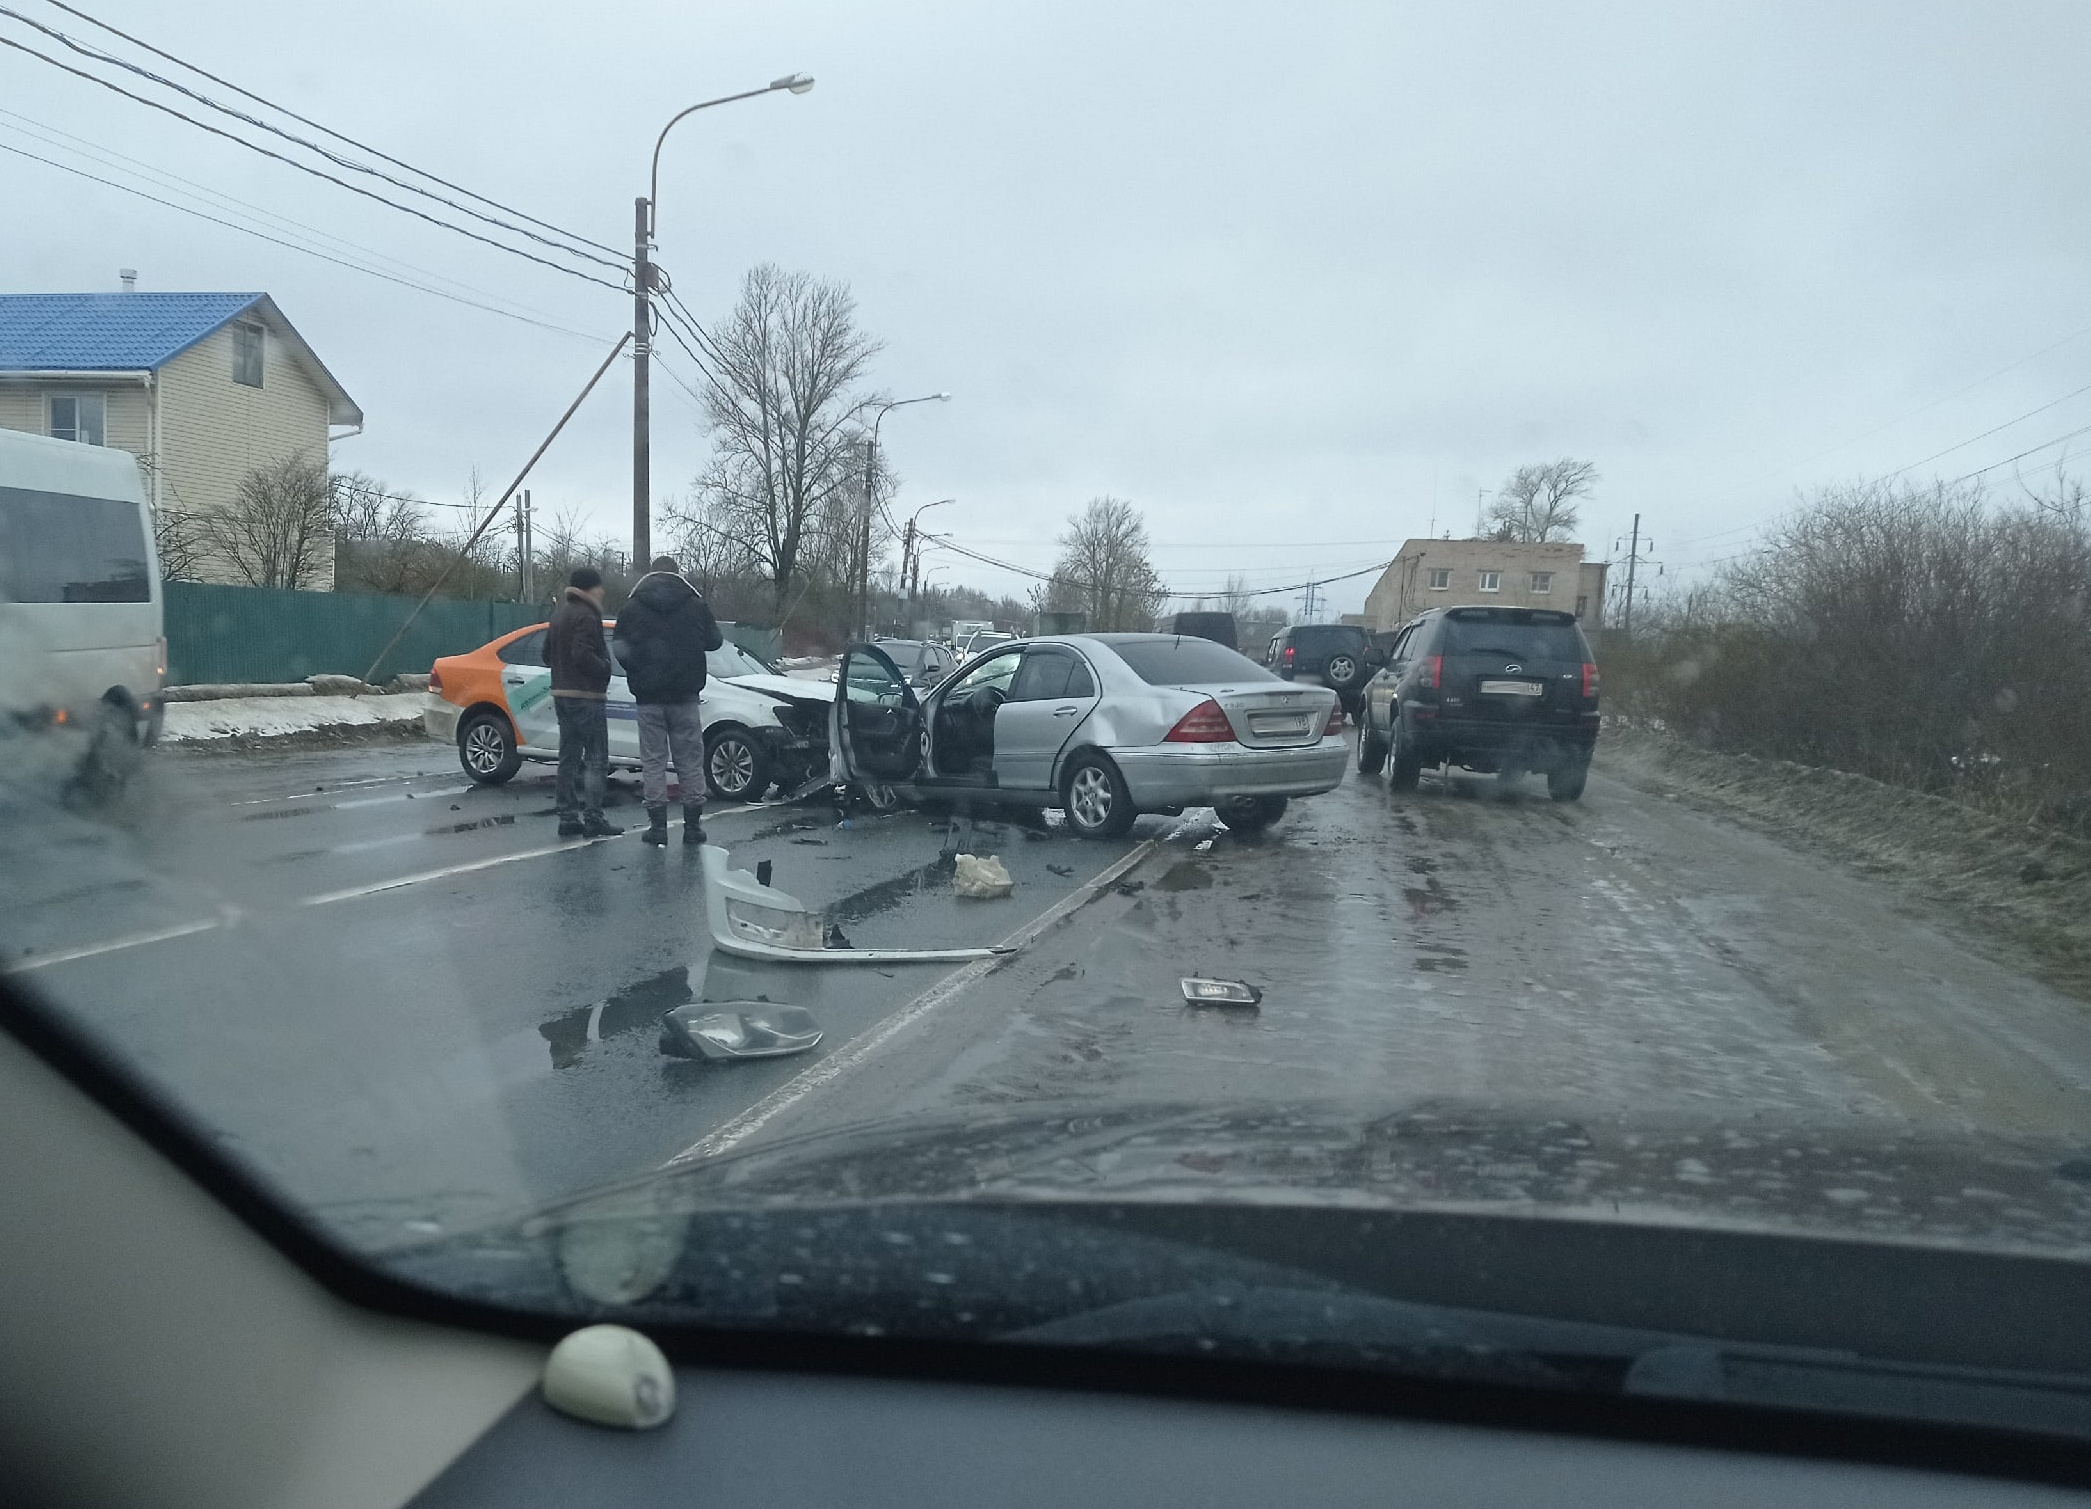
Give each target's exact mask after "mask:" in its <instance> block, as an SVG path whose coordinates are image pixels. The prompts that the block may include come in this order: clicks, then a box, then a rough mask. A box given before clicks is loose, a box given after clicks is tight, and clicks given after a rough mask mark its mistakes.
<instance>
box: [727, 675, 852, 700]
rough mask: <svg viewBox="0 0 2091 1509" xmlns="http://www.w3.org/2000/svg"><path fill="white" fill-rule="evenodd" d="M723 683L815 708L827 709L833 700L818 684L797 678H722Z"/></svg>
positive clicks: (751, 676)
mask: <svg viewBox="0 0 2091 1509" xmlns="http://www.w3.org/2000/svg"><path fill="white" fill-rule="evenodd" d="M719 679H720V680H721V681H724V682H727V683H729V684H731V685H733V686H745V687H747V688H748V689H749V690H750V691H754V692H767V693H768V694H769V695H770V696H772V697H781V698H783V699H784V700H785V701H786V702H804V703H807V704H809V705H811V706H814V707H826V706H827V705H828V703H829V702H830V701H831V700H833V699H832V694H830V693H828V692H827V691H825V690H824V689H823V688H822V687H821V685H820V684H819V683H817V682H810V681H802V680H800V679H799V678H798V677H796V676H768V675H762V676H756V675H750V676H721V677H720V678H719Z"/></svg>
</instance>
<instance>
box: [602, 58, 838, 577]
mask: <svg viewBox="0 0 2091 1509" xmlns="http://www.w3.org/2000/svg"><path fill="white" fill-rule="evenodd" d="M812 87H813V80H812V79H810V78H808V77H807V76H806V75H805V74H803V73H791V74H786V75H785V76H784V77H783V78H781V79H772V80H770V81H769V83H767V84H765V85H763V86H762V87H761V88H760V89H747V90H743V91H742V92H741V93H739V94H724V95H721V96H719V98H717V99H715V100H705V101H704V102H703V103H702V104H697V105H692V106H690V108H689V109H687V110H684V111H682V112H681V113H680V114H678V115H675V116H672V117H670V119H669V121H668V124H667V125H665V126H663V127H661V134H660V135H659V136H658V137H656V138H655V139H654V144H653V171H652V173H651V174H650V175H649V177H648V178H647V182H646V197H645V198H644V199H640V200H636V201H634V203H633V214H632V565H633V567H634V569H636V570H640V571H643V570H645V569H646V563H647V561H648V560H649V559H651V558H652V555H653V542H652V533H653V529H652V521H651V512H652V509H651V504H650V503H649V501H648V494H649V493H651V492H652V490H653V458H652V446H653V433H652V419H651V397H652V394H651V386H652V376H651V373H650V372H649V370H648V360H649V358H650V357H651V355H652V353H653V260H652V257H651V255H650V253H651V252H652V250H653V231H654V207H655V205H656V203H657V202H658V201H659V199H660V194H661V147H662V144H663V143H665V142H666V141H667V140H668V133H669V132H670V131H673V130H674V129H675V126H676V122H678V121H680V120H682V119H684V117H686V116H691V115H695V114H696V113H697V112H698V111H700V110H709V109H711V108H712V106H714V105H730V104H732V103H733V102H734V101H735V100H752V99H754V98H755V97H756V96H757V95H760V94H775V93H777V92H778V91H780V90H782V91H784V92H786V93H789V94H804V93H805V92H806V91H807V90H809V89H811V88H812Z"/></svg>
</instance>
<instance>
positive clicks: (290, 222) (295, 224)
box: [0, 109, 597, 341]
mask: <svg viewBox="0 0 2091 1509" xmlns="http://www.w3.org/2000/svg"><path fill="white" fill-rule="evenodd" d="M0 116H5V117H6V118H7V120H5V121H0V131H9V132H13V133H15V134H16V135H19V136H23V137H26V138H28V139H29V140H31V141H34V142H38V143H40V144H42V145H44V146H47V147H52V148H55V149H56V150H58V151H61V152H70V153H73V154H75V155H77V156H80V157H84V158H86V159H87V160H88V161H90V162H94V163H98V164H100V165H101V166H102V167H105V168H109V169H111V170H113V171H115V172H119V173H128V174H130V175H131V176H133V177H137V178H142V179H144V180H145V181H146V182H148V183H150V184H152V185H153V186H154V187H155V188H161V189H165V190H166V191H167V192H169V193H175V194H189V195H193V196H201V198H202V200H203V202H204V203H205V204H207V205H208V206H209V207H210V208H211V209H214V210H221V211H223V212H224V213H226V214H243V215H253V216H259V217H261V218H262V219H264V220H266V221H270V222H273V223H274V224H275V225H277V226H287V227H289V228H290V229H291V230H293V231H297V232H301V233H303V234H304V235H307V236H312V237H316V238H317V239H319V240H320V241H323V242H328V243H331V244H332V245H334V246H337V247H343V248H346V249H347V250H348V251H351V252H354V253H356V254H357V255H358V256H361V257H364V258H366V259H368V260H370V261H374V262H383V263H389V264H391V265H392V266H393V267H397V268H404V269H405V270H406V271H408V272H411V273H416V274H418V275H420V276H421V277H423V278H428V279H432V280H434V281H435V282H438V283H447V284H449V285H450V286H451V287H452V288H456V289H461V290H463V291H464V292H465V293H467V294H472V295H478V296H482V297H486V298H497V297H499V295H495V294H491V293H488V292H487V291H486V290H485V289H482V288H478V287H476V286H474V285H472V284H470V283H466V282H464V281H463V280H461V279H458V278H453V277H450V276H449V275H447V274H445V273H439V272H436V271H434V270H433V269H431V268H426V267H422V266H420V265H418V264H416V263H413V262H408V261H406V260H404V259H403V258H400V257H395V256H392V255H390V254H389V253H386V252H381V251H379V250H377V249H376V248H375V247H369V246H364V245H363V244H361V243H360V242H356V241H351V240H349V239H348V238H347V237H345V236H337V235H335V234H334V233H333V232H331V231H328V230H325V229H322V228H321V227H319V226H316V225H309V224H307V223H306V222H304V221H302V220H296V219H293V218H292V217H290V216H288V215H284V214H280V213H278V212H277V211H275V210H271V209H269V208H268V207H267V206H265V205H259V204H255V203H253V202H251V201H250V200H245V199H241V198H240V197H239V196H238V195H235V194H228V193H226V192H225V191H224V190H222V189H214V188H212V187H211V186H210V185H209V184H205V183H198V182H197V181H196V180H195V179H192V178H184V177H183V176H182V175H181V174H179V173H175V172H172V171H170V170H168V169H166V168H161V167H157V166H155V165H154V164H152V163H149V162H146V161H145V160H143V159H142V158H137V157H130V156H127V155H126V154H124V153H122V152H119V151H117V150H116V149H115V148H114V147H107V146H103V145H102V144H101V143H99V142H94V141H90V140H88V139H87V138H86V137H84V136H75V135H73V134H72V133H71V132H69V131H61V130H59V129H58V128H57V127H56V126H53V125H50V124H48V123H46V122H44V121H39V120H35V119H33V118H31V117H30V116H26V115H22V114H20V113H18V112H16V111H13V110H7V109H0ZM8 121H19V122H22V123H23V124H22V125H10V124H8V123H7V122H8ZM40 160H44V161H48V159H40ZM53 166H61V167H62V166H63V164H53ZM175 185H180V186H181V187H179V188H177V187H175ZM115 187H118V188H122V187H124V186H123V185H121V184H117V185H115ZM175 208H181V206H179V205H177V206H175ZM235 229H246V227H245V226H236V227H235ZM300 249H301V250H302V249H303V248H300ZM358 270H359V271H361V270H363V269H358ZM502 302H504V303H506V304H507V305H509V306H510V307H511V308H513V309H518V310H521V311H522V312H523V313H524V314H528V315H535V316H537V317H538V318H539V319H541V320H549V319H550V318H551V316H550V315H548V314H547V313H546V312H545V311H544V310H542V309H534V308H532V307H531V306H529V305H527V304H523V303H520V302H519V301H517V300H514V299H504V300H502ZM555 328H556V327H555ZM581 333H582V332H578V331H576V332H575V334H581ZM587 339H589V340H591V341H593V340H596V339H597V337H596V336H594V335H589V336H587Z"/></svg>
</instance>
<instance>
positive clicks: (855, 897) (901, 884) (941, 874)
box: [827, 856, 957, 923]
mask: <svg viewBox="0 0 2091 1509" xmlns="http://www.w3.org/2000/svg"><path fill="white" fill-rule="evenodd" d="M956 868H957V867H956V865H955V864H954V863H953V860H952V858H951V857H949V856H943V857H939V858H937V859H933V860H931V861H930V862H929V863H928V864H926V865H920V866H918V867H916V868H915V869H912V870H910V871H908V872H907V873H906V874H905V875H896V876H894V877H893V878H892V879H891V880H882V881H880V882H879V883H878V884H877V885H868V886H866V887H864V889H863V890H861V891H853V892H851V893H850V894H849V895H847V896H845V897H843V898H842V899H841V900H840V901H838V902H836V903H835V904H834V905H833V906H830V907H829V908H828V909H827V912H828V918H829V920H830V921H832V922H836V923H843V922H861V921H863V920H864V919H865V918H866V917H876V916H877V915H878V914H879V913H881V912H890V911H891V910H893V908H895V907H897V906H899V905H900V904H901V903H902V902H903V901H906V900H907V899H908V898H909V897H911V896H919V895H921V894H922V893H923V892H924V891H926V890H929V889H930V888H931V887H933V886H937V887H941V886H942V885H944V884H946V883H948V882H949V881H950V879H951V876H952V874H953V872H954V870H955V869H956Z"/></svg>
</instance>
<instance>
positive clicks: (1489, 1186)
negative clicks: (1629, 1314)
mask: <svg viewBox="0 0 2091 1509" xmlns="http://www.w3.org/2000/svg"><path fill="white" fill-rule="evenodd" d="M670 1177H671V1178H672V1179H674V1180H676V1181H677V1182H678V1185H679V1188H680V1190H681V1192H682V1194H683V1196H684V1197H685V1198H688V1199H690V1200H691V1201H693V1202H696V1203H710V1202H714V1201H722V1200H723V1201H732V1202H739V1201H743V1200H751V1201H762V1202H778V1201H784V1202H790V1201H798V1200H806V1199H834V1198H847V1199H852V1200H866V1199H869V1200H910V1199H912V1200H921V1199H940V1200H948V1199H996V1200H1025V1199H1036V1200H1051V1199H1089V1198H1097V1197H1103V1198H1109V1199H1114V1200H1123V1199H1134V1200H1143V1201H1169V1202H1232V1203H1242V1202H1250V1203H1264V1204H1280V1205H1282V1204H1340V1205H1354V1206H1361V1207H1377V1208H1400V1209H1416V1208H1437V1209H1444V1208H1455V1207H1456V1208H1473V1209H1490V1210H1498V1211H1508V1210H1522V1211H1528V1212H1534V1213H1547V1214H1557V1215H1564V1216H1578V1217H1590V1218H1602V1219H1612V1218H1626V1219H1650V1220H1658V1221H1662V1222H1665V1223H1675V1222H1686V1223H1692V1224H1706V1225H1724V1226H1740V1227H1746V1228H1775V1229H1799V1230H1808V1231H1818V1232H1824V1233H1835V1234H1839V1235H1865V1236H1880V1237H1895V1238H1905V1239H1914V1240H1938V1241H1951V1242H1966V1243H1972V1244H1977V1245H1984V1246H1988V1245H2003V1246H2009V1247H2025V1248H2030V1249H2039V1250H2045V1251H2062V1252H2068V1253H2071V1254H2074V1255H2078V1256H2086V1257H2091V1139H2087V1141H2086V1142H2085V1143H2083V1144H2070V1143H2056V1142H2044V1141H2036V1140H2022V1141H2007V1140H1999V1139H1995V1138H1983V1139H1979V1140H1978V1139H1973V1138H1968V1137H1961V1136H1948V1135H1940V1134H1926V1133H1919V1132H1914V1131H1909V1130H1907V1129H1898V1128H1894V1127H1881V1128H1866V1127H1853V1126H1848V1125H1847V1126H1838V1127H1799V1128H1794V1127H1785V1128H1782V1127H1777V1126H1772V1127H1767V1126H1763V1125H1759V1124H1757V1123H1745V1124H1741V1125H1719V1124H1714V1125H1708V1124H1703V1123H1681V1122H1677V1123H1648V1122H1641V1121H1616V1122H1605V1121H1597V1120H1591V1119H1588V1118H1583V1119H1571V1118H1566V1117H1546V1116H1535V1117H1518V1116H1513V1115H1508V1114H1506V1113H1504V1112H1502V1111H1500V1110H1495V1109H1491V1108H1485V1107H1463V1106H1452V1105H1420V1106H1415V1107H1411V1108H1408V1109H1404V1110H1399V1111H1394V1112H1391V1113H1390V1112H1389V1111H1388V1110H1387V1109H1386V1108H1384V1107H1372V1108H1359V1107H1352V1106H1344V1105H1329V1104H1323V1105H1311V1106H1286V1107H1271V1106H1268V1105H1247V1106H1235V1107H1224V1106H1211V1105H1188V1106H1186V1105H1147V1106H1138V1107H1131V1108H1124V1109H1103V1108H1093V1107H1082V1108H1072V1107H1063V1108H1057V1109H1055V1110H1054V1111H1053V1112H1051V1113H1040V1112H1036V1111H1033V1112H1026V1113H1018V1114H1003V1115H988V1116H981V1115H966V1116H915V1117H898V1118H893V1119H890V1120H885V1121H880V1122H875V1123H870V1124H859V1125H854V1126H850V1127H847V1128H843V1129H837V1130H833V1131H823V1132H818V1133H813V1134H809V1135H805V1136H801V1137H795V1138H789V1139H780V1140H778V1141H776V1142H773V1143H769V1144H766V1145H763V1146H761V1147H758V1148H755V1149H751V1150H749V1151H747V1152H743V1153H738V1154H735V1155H732V1156H728V1157H723V1158H718V1159H714V1160H711V1161H709V1162H706V1163H703V1164H699V1165H695V1166H691V1167H687V1168H684V1169H680V1170H678V1171H676V1172H674V1173H672V1174H671V1175H670Z"/></svg>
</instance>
